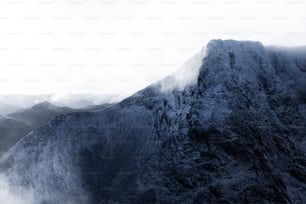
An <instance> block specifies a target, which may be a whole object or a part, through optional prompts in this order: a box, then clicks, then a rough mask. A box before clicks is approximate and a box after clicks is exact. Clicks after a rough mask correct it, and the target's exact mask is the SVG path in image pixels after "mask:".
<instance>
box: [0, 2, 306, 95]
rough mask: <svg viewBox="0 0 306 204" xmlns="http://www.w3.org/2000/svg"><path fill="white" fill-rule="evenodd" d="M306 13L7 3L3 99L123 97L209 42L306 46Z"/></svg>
mask: <svg viewBox="0 0 306 204" xmlns="http://www.w3.org/2000/svg"><path fill="white" fill-rule="evenodd" d="M305 10H306V2H305V1H290V0H286V1H273V0H272V1H271V0H263V1H262V0H261V1H256V0H254V1H252V0H247V1H226V0H216V1H207V0H198V1H184V0H173V1H166V0H161V1H153V0H142V1H115V0H111V1H101V0H86V1H85V0H78V1H69V0H50V1H49V0H48V1H36V0H26V1H25V0H21V1H11V0H2V1H1V2H0V26H1V31H0V36H1V37H0V56H1V61H0V65H1V76H0V94H3V95H10V94H16V95H50V94H51V95H61V96H63V95H66V94H90V95H107V96H109V95H111V96H113V95H115V96H119V97H121V98H122V97H124V96H127V95H130V94H132V93H134V92H136V91H137V90H139V89H142V88H144V87H145V86H147V85H149V84H151V83H153V82H155V81H156V80H159V79H161V78H163V77H165V76H167V75H169V74H171V73H173V72H175V71H176V70H177V69H178V67H180V66H181V65H182V64H184V62H185V61H186V60H187V59H189V58H190V57H192V56H194V55H195V54H196V53H198V52H199V51H200V50H201V49H202V48H203V47H204V46H205V45H206V43H207V42H208V41H209V40H210V39H216V38H221V39H236V40H256V41H261V42H263V43H264V44H266V45H269V44H276V45H277V44H279V45H286V46H287V45H289V46H295V45H305V44H306V39H305V36H306V26H305V22H306V16H305V12H304V11H305ZM65 98H66V97H65Z"/></svg>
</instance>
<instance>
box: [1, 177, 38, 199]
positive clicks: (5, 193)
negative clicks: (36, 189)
mask: <svg viewBox="0 0 306 204" xmlns="http://www.w3.org/2000/svg"><path fill="white" fill-rule="evenodd" d="M0 203H1V204H34V203H35V200H34V194H33V192H32V191H31V190H29V189H24V188H22V187H15V186H12V185H11V184H10V183H9V181H8V179H7V176H5V175H4V174H1V175H0Z"/></svg>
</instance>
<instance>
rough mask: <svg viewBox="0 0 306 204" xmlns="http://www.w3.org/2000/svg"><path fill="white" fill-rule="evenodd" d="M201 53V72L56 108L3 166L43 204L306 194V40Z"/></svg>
mask: <svg viewBox="0 0 306 204" xmlns="http://www.w3.org/2000/svg"><path fill="white" fill-rule="evenodd" d="M199 56H200V57H199ZM199 56H197V57H196V58H195V60H198V61H197V63H192V65H191V64H190V66H191V68H190V71H192V72H196V75H192V76H196V77H195V78H194V81H188V83H185V82H186V81H181V79H182V77H178V76H179V75H174V76H173V77H168V78H166V79H164V80H162V81H159V82H157V83H155V84H153V85H151V86H149V87H147V88H145V89H143V90H141V91H139V92H138V93H136V94H135V95H133V96H131V97H129V98H127V99H125V100H123V101H122V102H120V103H118V104H115V105H112V106H110V107H108V108H106V109H103V110H101V111H96V112H88V113H86V112H84V113H71V114H67V115H62V116H58V117H57V118H56V119H55V120H53V121H52V122H51V123H49V124H48V125H47V126H44V127H41V128H38V129H37V130H35V131H34V132H33V133H31V134H29V135H27V136H26V137H24V138H23V139H22V140H21V141H20V142H18V143H17V145H16V146H15V147H14V148H13V149H11V150H10V151H9V152H8V153H7V154H6V155H5V157H4V158H3V159H2V161H1V164H0V167H1V170H2V172H5V173H6V175H7V176H8V178H9V179H10V182H11V183H12V185H15V186H16V185H17V186H26V187H27V188H29V189H32V190H33V192H34V194H35V195H34V197H35V200H36V202H37V203H103V202H107V203H112V202H119V203H203V202H204V203H205V202H207V203H217V202H225V203H239V202H241V203H246V202H258V203H263V202H276V203H277V202H278V203H303V202H306V160H305V154H306V97H305V96H306V95H305V94H306V83H305V81H306V49H304V48H292V49H285V48H273V47H264V46H262V45H261V44H260V43H258V42H239V41H232V40H227V41H221V40H213V41H210V42H209V43H208V45H207V47H206V51H205V53H204V54H203V56H201V55H199ZM193 62H194V61H193ZM195 66H196V67H195ZM186 67H187V68H188V64H187V65H186ZM182 73H183V74H188V69H187V70H185V71H184V72H182ZM178 74H180V73H178ZM191 78H192V77H191ZM181 83H184V86H183V87H182V86H178V84H179V85H180V84H181ZM165 87H167V88H166V89H165Z"/></svg>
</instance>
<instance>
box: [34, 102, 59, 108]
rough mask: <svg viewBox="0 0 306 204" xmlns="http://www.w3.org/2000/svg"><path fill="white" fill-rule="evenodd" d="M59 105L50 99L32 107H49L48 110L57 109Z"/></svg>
mask: <svg viewBox="0 0 306 204" xmlns="http://www.w3.org/2000/svg"><path fill="white" fill-rule="evenodd" d="M58 108H59V107H58V106H56V105H53V104H52V103H50V102H48V101H43V102H41V103H38V104H36V105H34V106H33V107H32V109H36V110H41V109H48V110H55V109H58Z"/></svg>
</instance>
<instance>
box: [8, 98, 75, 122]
mask: <svg viewBox="0 0 306 204" xmlns="http://www.w3.org/2000/svg"><path fill="white" fill-rule="evenodd" d="M76 111H79V110H77V109H72V108H68V107H59V106H55V105H53V104H51V103H49V102H46V101H45V102H42V103H38V104H36V105H34V106H33V107H31V108H28V109H24V110H21V111H18V112H15V113H11V114H8V116H9V117H12V118H16V119H18V120H21V121H24V122H25V123H27V124H29V125H30V126H33V127H40V126H42V125H45V124H47V123H48V122H50V121H51V120H52V119H54V118H55V117H56V116H58V115H60V114H66V113H70V112H76Z"/></svg>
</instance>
